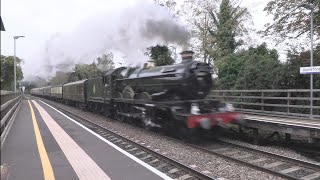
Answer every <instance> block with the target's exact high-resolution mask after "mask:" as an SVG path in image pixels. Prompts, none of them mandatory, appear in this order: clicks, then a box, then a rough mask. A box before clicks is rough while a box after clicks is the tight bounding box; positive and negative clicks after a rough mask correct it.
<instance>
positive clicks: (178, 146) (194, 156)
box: [50, 101, 292, 180]
mask: <svg viewBox="0 0 320 180" xmlns="http://www.w3.org/2000/svg"><path fill="white" fill-rule="evenodd" d="M50 102H51V103H52V104H54V105H57V106H58V107H63V109H66V110H70V111H72V112H74V113H76V114H77V115H81V116H83V117H85V118H87V119H89V120H92V121H94V122H95V123H98V124H99V125H102V126H104V127H106V128H108V129H110V130H111V129H112V130H113V131H117V132H118V133H119V134H122V135H125V136H128V137H131V138H133V139H135V140H139V143H140V144H143V143H144V144H143V145H144V146H146V147H149V148H150V149H153V150H155V149H156V150H157V151H158V152H160V153H162V154H165V155H166V156H168V157H170V158H172V159H175V160H177V161H179V162H180V163H183V164H185V165H189V166H191V167H193V168H194V169H196V170H198V171H204V172H206V173H207V175H209V176H212V177H216V178H220V179H231V180H239V179H245V180H247V179H256V180H259V179H261V180H268V179H272V180H278V179H279V180H280V179H283V178H280V177H276V176H273V175H270V174H267V173H264V172H261V171H257V170H255V169H251V168H248V167H246V166H243V165H241V164H236V163H234V162H232V161H227V160H224V159H222V158H220V157H217V156H214V155H211V154H208V153H205V152H199V150H197V149H194V148H191V147H189V146H187V145H185V144H183V143H179V142H176V141H174V140H172V139H171V138H168V137H166V136H164V135H161V134H160V133H159V134H157V133H153V132H149V131H146V130H144V129H142V128H139V127H135V126H133V125H130V124H127V123H121V122H118V121H115V120H111V119H109V118H107V117H103V116H100V115H97V114H93V113H90V112H86V111H83V110H80V109H77V108H74V107H70V106H66V105H63V104H61V103H56V102H52V101H50ZM239 143H240V142H239ZM263 148H267V147H263ZM267 149H273V148H267ZM284 151H287V150H285V149H283V150H282V153H285V154H290V153H292V152H291V151H289V150H288V152H284Z"/></svg>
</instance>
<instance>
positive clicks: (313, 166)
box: [45, 100, 320, 179]
mask: <svg viewBox="0 0 320 180" xmlns="http://www.w3.org/2000/svg"><path fill="white" fill-rule="evenodd" d="M45 101H46V102H47V103H48V104H51V105H52V103H49V102H48V100H45ZM53 106H55V105H53ZM55 107H57V106H55ZM57 108H58V109H59V110H60V109H61V111H64V112H66V111H67V110H65V109H62V108H59V107H57ZM70 113H71V114H74V113H72V112H70ZM70 113H69V114H70ZM74 116H76V117H79V118H80V119H81V118H82V117H81V116H79V115H76V114H74ZM84 119H85V118H84ZM86 121H88V122H90V123H92V124H95V125H97V126H100V125H98V124H96V123H94V122H92V121H90V120H86ZM100 127H101V126H100ZM102 128H103V129H105V128H104V127H102ZM106 131H110V130H106ZM149 132H150V133H154V134H159V133H155V132H152V131H149ZM111 133H114V132H111ZM115 135H117V136H121V135H118V134H116V133H115ZM121 137H122V136H121ZM166 137H167V138H169V139H170V140H173V141H175V142H179V143H183V144H185V145H188V146H189V147H192V148H194V149H197V150H200V151H202V152H205V153H208V154H212V155H215V156H219V157H221V158H223V159H227V160H230V161H233V162H236V163H239V164H243V165H245V166H247V167H250V168H253V169H256V170H259V171H263V172H266V173H269V174H272V175H275V176H278V177H283V178H287V179H300V178H299V177H296V176H293V175H289V174H288V173H281V172H279V171H276V170H272V169H269V168H266V167H263V166H259V165H256V164H254V163H250V162H248V161H245V160H242V159H239V158H237V157H232V156H230V155H226V154H224V153H222V152H219V151H214V150H212V149H208V148H206V147H201V146H199V145H196V144H192V143H187V142H184V141H181V140H178V139H176V138H172V137H168V136H166ZM122 138H124V137H122ZM126 139H127V138H126ZM129 141H131V140H129ZM219 141H220V143H222V144H225V145H226V148H228V149H229V150H235V149H234V148H237V149H242V150H244V151H246V152H247V153H252V154H254V153H255V154H260V156H265V157H266V158H269V159H273V160H278V161H282V162H284V163H286V164H287V165H290V166H299V167H301V168H305V169H308V170H312V171H315V172H320V166H319V165H317V164H314V163H311V162H306V161H302V160H299V159H295V158H290V157H287V156H282V155H278V154H274V153H270V152H266V151H262V150H258V149H253V148H249V147H245V146H241V145H237V144H233V143H229V142H225V141H222V140H219ZM131 142H133V143H134V144H137V146H139V147H142V148H146V147H144V146H142V145H140V144H138V143H136V142H134V141H131ZM230 146H231V147H230ZM219 149H220V148H219ZM145 151H152V150H150V149H148V148H146V150H145ZM224 152H225V151H224ZM158 154H159V153H158ZM159 155H160V158H161V157H162V156H163V155H161V154H159ZM255 156H258V157H260V156H259V155H255ZM166 158H167V157H166ZM169 159H170V158H169ZM171 160H172V159H170V160H169V161H171ZM173 161H175V160H173ZM177 163H179V162H177ZM179 164H181V163H179ZM183 166H185V165H183ZM186 168H187V169H191V168H189V167H187V166H186ZM192 170H193V171H194V169H192ZM185 171H187V170H185ZM187 172H188V171H187ZM197 172H198V171H197ZM198 173H200V174H202V173H201V172H198ZM200 179H202V178H200Z"/></svg>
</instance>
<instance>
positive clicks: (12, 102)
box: [0, 91, 22, 147]
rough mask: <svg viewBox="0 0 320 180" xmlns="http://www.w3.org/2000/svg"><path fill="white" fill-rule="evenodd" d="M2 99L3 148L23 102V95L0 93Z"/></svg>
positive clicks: (8, 92) (7, 92)
mask: <svg viewBox="0 0 320 180" xmlns="http://www.w3.org/2000/svg"><path fill="white" fill-rule="evenodd" d="M0 97H1V108H0V110H1V147H2V144H3V142H4V140H5V138H6V136H7V134H8V132H9V129H10V126H11V124H12V122H13V119H14V116H15V114H16V112H17V110H18V109H17V108H18V107H19V105H20V102H21V99H22V98H21V97H22V96H21V93H20V92H12V91H0Z"/></svg>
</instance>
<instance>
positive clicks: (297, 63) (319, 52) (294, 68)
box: [282, 46, 320, 89]
mask: <svg viewBox="0 0 320 180" xmlns="http://www.w3.org/2000/svg"><path fill="white" fill-rule="evenodd" d="M287 56H288V59H287V62H286V64H285V67H284V71H285V74H284V76H283V83H282V84H283V87H282V88H286V89H309V88H310V75H305V74H300V67H307V66H310V51H304V52H297V51H295V50H293V51H291V52H289V53H288V55H287ZM314 65H315V66H319V65H320V46H317V47H316V48H315V50H314ZM313 78H314V88H317V89H319V88H320V75H318V74H315V75H314V76H313Z"/></svg>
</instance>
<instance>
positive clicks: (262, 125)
mask: <svg viewBox="0 0 320 180" xmlns="http://www.w3.org/2000/svg"><path fill="white" fill-rule="evenodd" d="M244 118H245V120H246V127H247V128H251V129H253V134H254V137H255V140H254V141H255V142H257V141H258V138H259V130H266V131H271V132H274V134H275V133H276V132H278V133H284V134H285V138H286V141H290V140H291V136H292V135H295V136H300V137H303V138H307V139H308V141H309V142H310V143H313V142H316V141H317V140H319V139H320V119H307V118H293V117H291V118H290V117H279V116H271V115H270V116H266V115H259V114H244Z"/></svg>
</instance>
